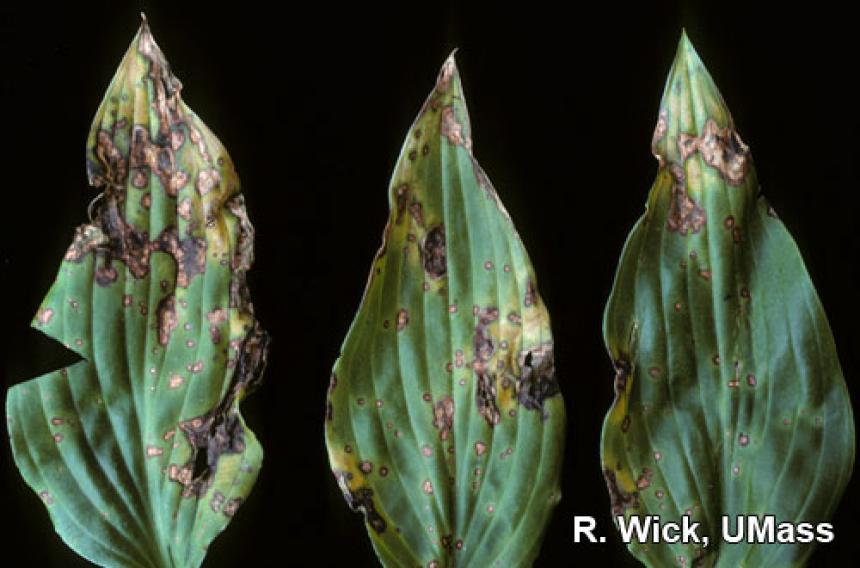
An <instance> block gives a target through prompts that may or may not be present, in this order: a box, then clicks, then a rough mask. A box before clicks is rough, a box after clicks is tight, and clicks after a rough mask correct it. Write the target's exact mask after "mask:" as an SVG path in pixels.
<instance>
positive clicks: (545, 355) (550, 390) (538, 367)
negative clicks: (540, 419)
mask: <svg viewBox="0 0 860 568" xmlns="http://www.w3.org/2000/svg"><path fill="white" fill-rule="evenodd" d="M520 369H521V371H520V376H519V377H517V400H518V401H519V403H520V404H521V405H522V406H524V407H525V408H526V409H527V410H540V411H541V412H543V409H544V408H543V407H544V401H545V400H546V399H547V398H550V397H553V396H555V395H557V394H559V393H560V392H561V390H560V388H559V385H558V380H557V379H556V377H555V362H554V357H553V346H552V343H544V344H542V345H540V346H538V347H536V348H534V349H530V350H529V351H527V352H525V353H523V355H522V356H521V361H520Z"/></svg>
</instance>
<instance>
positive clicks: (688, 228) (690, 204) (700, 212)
mask: <svg viewBox="0 0 860 568" xmlns="http://www.w3.org/2000/svg"><path fill="white" fill-rule="evenodd" d="M669 174H670V175H671V177H672V195H671V197H670V200H669V215H668V216H667V218H666V227H667V228H668V229H669V230H670V231H672V232H677V233H678V234H680V235H687V234H689V233H690V232H693V233H698V232H699V231H700V230H701V229H702V227H703V226H704V224H705V210H704V209H702V206H701V205H699V204H698V203H696V201H695V200H694V199H693V198H692V197H690V196H689V195H688V193H687V180H686V174H685V173H684V168H683V167H681V166H679V165H678V164H670V165H669Z"/></svg>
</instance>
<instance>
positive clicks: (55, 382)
mask: <svg viewBox="0 0 860 568" xmlns="http://www.w3.org/2000/svg"><path fill="white" fill-rule="evenodd" d="M180 90H181V83H179V81H178V79H176V78H175V77H174V76H173V75H172V73H171V72H170V68H169V64H168V63H167V61H166V60H165V59H164V56H163V54H162V53H161V51H160V50H159V48H158V46H157V45H156V44H155V41H154V39H153V38H152V35H151V33H150V31H149V28H148V25H147V24H146V21H145V20H144V23H143V25H142V26H141V29H140V31H139V32H138V34H137V35H136V36H135V38H134V40H133V41H132V43H131V46H130V47H129V49H128V51H127V52H126V54H125V56H124V58H123V60H122V62H121V63H120V66H119V68H118V69H117V72H116V74H115V75H114V78H113V79H112V81H111V83H110V86H109V87H108V91H107V93H106V94H105V97H104V100H103V101H102V104H101V105H100V107H99V109H98V111H97V112H96V115H95V118H94V120H93V126H92V129H91V131H90V134H89V137H88V142H87V155H86V158H87V160H86V163H87V172H88V176H89V179H90V183H91V184H92V185H94V186H96V187H99V188H102V189H103V193H102V194H101V195H100V196H99V198H98V201H97V206H96V208H95V218H94V219H93V221H92V222H91V223H89V224H86V225H83V226H81V227H79V228H78V230H77V232H76V235H75V239H74V241H73V243H72V245H71V246H70V247H69V250H68V252H67V253H66V255H65V257H64V259H63V262H62V264H61V267H60V271H59V274H58V276H57V279H56V281H55V283H54V284H53V286H52V287H51V289H50V290H49V292H48V294H47V295H46V297H45V299H44V300H43V302H42V307H41V308H40V310H39V312H38V313H37V315H36V317H35V318H34V321H33V325H34V327H36V328H37V329H39V330H40V331H42V332H44V333H46V334H47V335H49V336H50V337H53V338H55V339H57V340H58V341H60V342H62V343H63V344H65V345H66V346H67V347H68V348H70V349H72V350H74V351H75V352H77V353H78V354H79V355H81V356H82V357H83V359H84V360H83V361H80V362H78V363H76V364H75V365H72V366H71V367H68V368H66V369H62V370H60V371H57V372H54V373H49V374H47V375H45V376H43V377H40V378H38V379H34V380H32V381H29V382H26V383H22V384H20V385H16V386H14V387H12V388H11V389H10V390H9V392H8V394H7V406H6V408H7V416H8V419H9V432H10V440H11V443H12V447H13V455H14V458H15V461H16V464H17V465H18V467H19V470H20V471H21V473H22V476H23V477H24V480H25V482H27V484H28V485H30V486H31V488H33V489H34V491H36V492H37V493H38V494H40V495H41V496H42V498H43V501H44V502H45V504H46V505H47V506H48V511H49V513H50V515H51V518H52V520H53V521H54V525H55V529H56V530H57V532H58V533H59V535H60V536H61V538H63V540H64V541H65V542H66V543H67V544H68V545H69V546H70V547H71V548H72V549H73V550H75V551H76V552H77V553H79V554H81V555H82V556H84V557H85V558H88V559H89V560H91V561H93V562H96V563H98V564H102V565H109V566H117V565H122V566H197V565H199V564H200V563H201V562H202V560H203V557H204V556H205V551H206V547H207V546H208V544H209V542H210V541H211V540H212V539H213V538H214V537H215V536H216V535H217V534H218V533H219V532H220V531H221V530H223V529H224V528H225V527H226V525H227V524H228V522H229V520H230V517H232V515H233V514H234V513H235V511H236V509H237V508H238V506H239V505H240V504H241V501H242V499H244V497H245V496H246V495H247V494H248V492H249V491H250V488H251V486H252V485H253V483H254V480H255V479H256V476H257V472H258V469H259V467H260V464H261V461H262V450H261V448H260V445H259V442H258V441H257V440H256V437H255V436H254V435H253V433H252V432H251V431H250V430H249V429H248V428H247V427H246V426H245V423H244V420H243V419H242V417H241V415H240V414H239V407H238V405H239V402H240V401H241V400H242V398H243V397H244V396H245V394H246V393H247V392H248V391H249V390H251V389H253V387H254V386H255V385H256V383H257V382H258V380H259V378H260V375H261V373H262V370H263V367H264V366H265V353H266V348H267V345H268V336H267V335H266V333H265V332H264V331H263V330H262V328H261V327H260V326H259V324H258V322H257V321H256V320H255V319H254V316H253V308H252V306H251V304H250V301H249V299H248V292H247V287H246V285H245V272H246V271H247V270H248V269H249V268H250V264H251V261H252V247H253V228H252V227H251V225H250V223H249V222H248V218H247V215H246V213H245V210H244V203H243V201H242V196H241V194H240V193H239V181H238V178H237V176H236V173H235V170H234V168H233V165H232V162H231V161H230V158H229V155H228V154H227V152H226V150H225V149H224V148H223V146H222V145H221V143H220V142H219V141H218V139H217V138H216V137H215V135H214V134H212V133H211V131H209V130H208V128H207V127H206V126H205V124H203V123H202V121H200V120H199V118H197V116H196V115H194V113H193V112H192V111H191V110H190V109H189V108H188V107H187V106H186V105H185V103H184V102H183V101H182V99H181V96H180ZM55 403H57V404H55ZM45 412H48V414H45ZM76 518H85V519H87V521H86V523H85V524H84V523H81V522H79V521H77V520H76Z"/></svg>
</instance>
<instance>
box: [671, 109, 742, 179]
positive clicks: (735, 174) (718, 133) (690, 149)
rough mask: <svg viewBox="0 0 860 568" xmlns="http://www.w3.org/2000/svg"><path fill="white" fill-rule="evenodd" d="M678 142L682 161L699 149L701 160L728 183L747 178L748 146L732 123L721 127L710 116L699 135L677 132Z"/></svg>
mask: <svg viewBox="0 0 860 568" xmlns="http://www.w3.org/2000/svg"><path fill="white" fill-rule="evenodd" d="M677 144H678V152H679V153H680V155H681V163H682V164H683V163H684V162H685V161H686V160H687V158H689V157H690V156H692V155H693V154H695V153H697V152H698V153H699V155H700V156H702V161H704V162H705V163H706V164H707V165H709V166H711V167H712V168H715V169H717V170H718V171H719V172H720V174H721V175H722V176H723V179H725V180H726V183H728V184H729V185H732V186H738V185H741V184H742V183H743V182H744V179H746V176H747V173H748V172H749V169H750V162H751V160H750V150H749V146H747V145H746V144H744V141H743V140H741V137H740V135H739V134H738V133H737V131H736V130H735V129H734V127H732V126H731V124H729V126H726V127H723V128H720V127H719V126H718V125H717V123H716V122H715V121H714V119H712V118H709V119H708V120H707V122H705V127H704V128H703V129H702V135H701V136H695V135H693V134H687V133H684V132H682V133H680V134H678V138H677Z"/></svg>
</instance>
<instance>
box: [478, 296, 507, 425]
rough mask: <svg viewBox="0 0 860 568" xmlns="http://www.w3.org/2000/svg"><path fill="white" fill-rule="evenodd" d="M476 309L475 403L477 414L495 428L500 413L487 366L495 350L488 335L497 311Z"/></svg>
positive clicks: (493, 378)
mask: <svg viewBox="0 0 860 568" xmlns="http://www.w3.org/2000/svg"><path fill="white" fill-rule="evenodd" d="M476 309H477V311H476V313H475V316H476V317H477V318H478V323H477V324H476V325H475V335H474V338H473V349H474V353H475V359H474V360H473V361H472V370H473V371H474V372H475V375H476V377H477V388H476V390H475V403H476V405H477V407H478V414H480V415H481V416H483V417H484V420H486V421H487V424H489V425H490V426H495V425H496V424H498V423H499V421H500V420H501V413H500V411H499V406H498V403H497V401H496V395H497V394H498V389H497V387H496V382H497V377H496V373H495V372H494V371H493V369H492V368H491V367H490V365H489V361H490V359H491V358H492V357H493V354H494V353H495V350H496V342H495V340H494V339H493V337H492V335H491V334H490V329H489V326H490V325H491V324H493V323H494V322H495V321H496V320H498V319H499V310H498V308H493V307H490V308H484V309H481V308H478V307H477V306H476Z"/></svg>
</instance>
